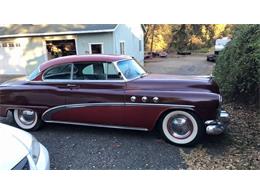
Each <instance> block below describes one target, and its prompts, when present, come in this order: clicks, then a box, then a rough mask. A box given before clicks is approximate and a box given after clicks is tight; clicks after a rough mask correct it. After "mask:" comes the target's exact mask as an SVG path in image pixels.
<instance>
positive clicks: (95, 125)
mask: <svg viewBox="0 0 260 195" xmlns="http://www.w3.org/2000/svg"><path fill="white" fill-rule="evenodd" d="M45 122H47V123H58V124H70V125H81V126H93V127H103V128H113V129H129V130H137V131H148V129H147V128H140V127H126V126H116V125H99V124H92V123H75V122H66V121H52V120H49V121H45Z"/></svg>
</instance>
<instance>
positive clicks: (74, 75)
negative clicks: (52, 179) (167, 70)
mask: <svg viewBox="0 0 260 195" xmlns="http://www.w3.org/2000/svg"><path fill="white" fill-rule="evenodd" d="M220 109H221V96H220V94H219V88H218V86H217V84H216V83H215V82H214V80H213V79H212V77H210V76H176V75H161V74H148V73H146V71H145V70H144V69H143V68H142V66H141V65H139V64H138V63H137V62H136V61H135V60H134V59H133V58H131V57H129V56H113V55H82V56H67V57H61V58H57V59H54V60H50V61H48V62H46V63H43V64H42V65H40V66H39V67H38V69H36V70H35V71H34V72H33V73H32V74H31V75H30V76H29V77H28V78H27V79H25V78H20V79H15V80H11V81H7V82H5V83H3V84H2V85H0V116H2V117H4V116H6V114H7V112H8V111H12V112H13V115H14V121H15V122H16V124H17V125H18V126H19V127H21V128H23V129H25V130H35V129H37V128H38V127H39V126H40V121H44V122H49V123H63V124H75V125H89V126H98V127H112V128H119V129H132V130H143V131H151V130H153V129H158V125H159V126H160V127H159V129H164V130H163V131H162V134H163V135H164V137H166V139H167V140H168V141H170V142H171V143H174V144H180V145H192V144H194V143H195V142H197V140H198V139H199V138H200V137H201V135H202V134H203V133H204V132H207V133H211V134H219V133H221V132H223V130H224V125H223V119H224V120H225V121H227V119H228V114H227V113H226V112H221V110H220ZM176 111H177V114H176V113H175V112H176ZM180 111H182V112H183V113H184V114H183V113H179V112H180ZM178 113H179V114H178ZM172 114H173V116H172ZM181 116H183V117H181ZM169 117H170V118H169ZM176 118H177V119H176ZM166 119H167V120H166ZM175 119H176V120H175ZM182 119H183V120H182ZM184 119H185V120H184ZM169 121H171V122H169ZM186 121H188V122H186ZM194 121H195V122H196V123H194ZM165 125H166V126H165ZM176 125H177V126H176ZM184 126H185V128H184ZM168 127H169V128H170V129H171V133H170V134H167V131H168V130H167V128H168ZM195 127H196V128H195ZM189 128H190V129H191V128H195V129H196V131H195V130H194V129H193V130H191V131H190V132H186V130H187V129H189ZM174 129H179V130H178V132H179V134H178V133H176V132H174ZM184 129H186V130H184ZM182 130H184V131H183V132H182V133H181V131H182ZM185 132H186V133H185ZM191 132H192V133H194V134H196V135H193V136H192V138H189V136H188V135H190V134H191ZM174 133H175V134H176V136H174V138H173V139H171V137H170V136H171V134H174ZM166 134H167V135H166ZM177 134H178V135H177ZM197 134H201V135H197ZM180 135H181V136H180ZM167 136H168V137H167ZM194 136H195V137H194ZM196 136H198V137H196ZM179 137H180V139H179ZM169 138H170V139H169ZM186 138H189V139H188V140H186Z"/></svg>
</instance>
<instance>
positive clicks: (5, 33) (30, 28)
mask: <svg viewBox="0 0 260 195" xmlns="http://www.w3.org/2000/svg"><path fill="white" fill-rule="evenodd" d="M116 27H117V24H38V25H37V24H36V25H35V24H11V25H8V26H2V27H0V38H12V37H29V36H30V37H31V36H50V35H66V34H83V33H102V32H113V31H114V30H115V29H116Z"/></svg>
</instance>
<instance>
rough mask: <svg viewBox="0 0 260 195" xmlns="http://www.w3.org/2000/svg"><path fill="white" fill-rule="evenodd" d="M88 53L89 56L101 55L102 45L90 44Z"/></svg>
mask: <svg viewBox="0 0 260 195" xmlns="http://www.w3.org/2000/svg"><path fill="white" fill-rule="evenodd" d="M90 53H91V54H102V53H103V44H102V43H97V44H96V43H95V44H94V43H91V44H90Z"/></svg>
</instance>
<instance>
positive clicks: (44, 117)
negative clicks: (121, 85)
mask: <svg viewBox="0 0 260 195" xmlns="http://www.w3.org/2000/svg"><path fill="white" fill-rule="evenodd" d="M99 106H157V107H158V106H162V107H172V108H183V109H192V108H194V106H192V105H180V104H154V103H130V102H129V103H128V102H127V103H124V102H113V103H106V102H103V103H82V104H67V105H60V106H55V107H52V108H49V109H48V110H46V111H45V112H44V113H43V114H42V120H43V121H48V120H51V115H52V114H53V113H55V112H58V111H60V110H66V109H71V108H82V107H99Z"/></svg>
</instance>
